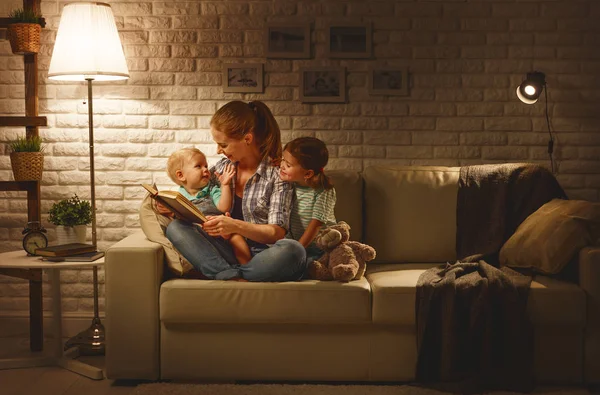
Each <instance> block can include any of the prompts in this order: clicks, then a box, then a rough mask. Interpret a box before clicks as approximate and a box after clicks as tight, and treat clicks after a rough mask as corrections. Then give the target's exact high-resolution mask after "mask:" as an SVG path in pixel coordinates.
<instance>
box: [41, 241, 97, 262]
mask: <svg viewBox="0 0 600 395" xmlns="http://www.w3.org/2000/svg"><path fill="white" fill-rule="evenodd" d="M35 254H36V255H39V256H41V257H42V260H46V261H51V262H63V261H66V262H93V261H95V260H96V259H99V258H102V257H103V256H104V252H100V251H97V249H96V247H94V246H93V245H91V244H81V243H71V244H63V245H58V246H51V247H46V248H38V249H37V250H35Z"/></svg>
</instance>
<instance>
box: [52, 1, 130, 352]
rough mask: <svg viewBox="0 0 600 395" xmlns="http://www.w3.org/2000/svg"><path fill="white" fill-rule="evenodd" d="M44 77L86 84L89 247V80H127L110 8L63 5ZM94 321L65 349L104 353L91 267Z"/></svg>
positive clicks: (92, 182)
mask: <svg viewBox="0 0 600 395" xmlns="http://www.w3.org/2000/svg"><path fill="white" fill-rule="evenodd" d="M48 78H49V79H51V80H57V81H87V91H88V100H87V103H88V123H89V125H88V127H89V146H90V186H91V200H92V245H93V247H94V248H96V247H97V243H96V191H95V189H96V188H95V176H94V112H93V105H92V81H118V80H125V79H128V78H129V70H128V69H127V62H126V61H125V54H124V53H123V47H122V46H121V40H120V38H119V33H118V31H117V26H116V24H115V19H114V17H113V13H112V10H111V8H110V5H108V4H106V3H97V2H77V3H68V4H65V6H64V8H63V11H62V15H61V18H60V24H59V26H58V32H57V34H56V41H55V43H54V51H53V52H52V58H51V60H50V68H49V70H48ZM93 270H94V273H93V276H94V319H93V321H92V326H91V327H90V328H89V329H87V330H85V331H83V332H81V333H79V334H78V335H77V336H75V337H73V338H71V339H69V341H67V343H66V344H65V349H67V348H69V347H72V346H80V349H81V350H82V351H84V352H88V353H103V352H104V326H103V325H102V323H101V322H100V317H99V315H98V268H97V266H94V269H93Z"/></svg>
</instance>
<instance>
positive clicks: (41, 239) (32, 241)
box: [23, 231, 48, 255]
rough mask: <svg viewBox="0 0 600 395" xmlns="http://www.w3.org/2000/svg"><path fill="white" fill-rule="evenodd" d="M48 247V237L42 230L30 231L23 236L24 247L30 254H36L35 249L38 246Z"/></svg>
mask: <svg viewBox="0 0 600 395" xmlns="http://www.w3.org/2000/svg"><path fill="white" fill-rule="evenodd" d="M46 247H48V239H47V238H46V235H45V234H43V233H42V232H35V231H33V232H30V233H27V234H26V235H25V237H24V238H23V248H24V249H25V251H27V253H28V254H30V255H35V250H36V249H38V248H46Z"/></svg>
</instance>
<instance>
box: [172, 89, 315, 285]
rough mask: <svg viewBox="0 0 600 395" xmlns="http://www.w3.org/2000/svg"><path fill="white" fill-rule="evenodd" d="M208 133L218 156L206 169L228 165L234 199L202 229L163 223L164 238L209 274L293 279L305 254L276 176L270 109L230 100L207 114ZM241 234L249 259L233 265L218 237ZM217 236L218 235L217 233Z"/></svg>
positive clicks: (277, 138)
mask: <svg viewBox="0 0 600 395" xmlns="http://www.w3.org/2000/svg"><path fill="white" fill-rule="evenodd" d="M210 125H211V134H212V137H213V140H214V141H215V142H216V143H217V147H218V148H217V153H219V154H223V155H225V156H226V158H223V159H221V160H220V161H219V162H218V163H217V164H216V165H215V166H214V167H213V168H212V169H211V172H213V171H214V172H217V173H221V172H222V171H223V169H224V167H225V166H226V165H227V164H229V163H233V164H234V165H235V167H236V169H235V178H234V182H233V193H234V203H233V207H232V210H230V212H229V213H227V214H228V215H220V216H210V217H208V221H206V222H205V223H204V224H203V225H202V226H201V227H199V226H197V225H194V224H190V223H187V222H184V221H181V220H174V221H172V222H171V223H170V224H169V226H168V227H167V238H168V239H169V240H170V241H171V242H172V243H173V245H174V246H175V248H177V250H179V252H181V254H183V256H184V257H185V258H186V259H187V260H188V261H190V263H191V264H192V265H193V266H194V267H195V268H196V269H198V270H199V271H200V272H202V274H204V275H205V276H207V277H208V278H213V279H217V280H228V279H235V278H240V279H244V280H248V281H293V280H298V279H300V278H301V277H302V275H303V273H304V271H305V268H306V252H305V250H304V247H303V246H302V245H301V244H300V243H298V242H297V241H295V240H291V239H284V236H285V234H286V232H287V229H289V220H290V209H291V206H292V198H293V189H292V186H291V185H290V184H288V183H286V182H283V181H281V179H280V177H279V167H278V163H279V160H280V158H281V132H280V131H279V126H278V125H277V122H276V121H275V118H274V117H273V114H272V113H271V111H270V110H269V108H268V107H267V106H266V105H265V104H264V103H262V102H260V101H253V102H251V103H248V104H247V103H244V102H241V101H232V102H230V103H227V104H226V105H225V106H223V107H221V108H220V109H219V110H218V111H217V112H216V113H215V115H214V116H213V117H212V119H211V122H210ZM236 233H237V234H240V235H242V236H244V237H245V238H246V239H247V241H248V244H249V246H250V250H251V252H252V259H251V260H250V262H248V263H247V264H245V265H240V264H238V262H237V260H236V259H235V256H234V254H233V250H232V248H231V245H230V244H229V243H228V242H227V241H226V240H224V239H223V237H225V238H228V237H229V236H230V235H232V234H236ZM218 236H221V237H218Z"/></svg>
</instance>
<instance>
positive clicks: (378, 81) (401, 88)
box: [368, 66, 408, 96]
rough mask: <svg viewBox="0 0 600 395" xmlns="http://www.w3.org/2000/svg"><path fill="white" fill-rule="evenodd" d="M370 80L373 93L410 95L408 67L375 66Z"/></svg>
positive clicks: (370, 70)
mask: <svg viewBox="0 0 600 395" xmlns="http://www.w3.org/2000/svg"><path fill="white" fill-rule="evenodd" d="M368 80H369V81H368V85H369V94H371V95H395V96H407V95H408V67H391V66H383V67H379V66H373V67H370V68H369V74H368Z"/></svg>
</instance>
